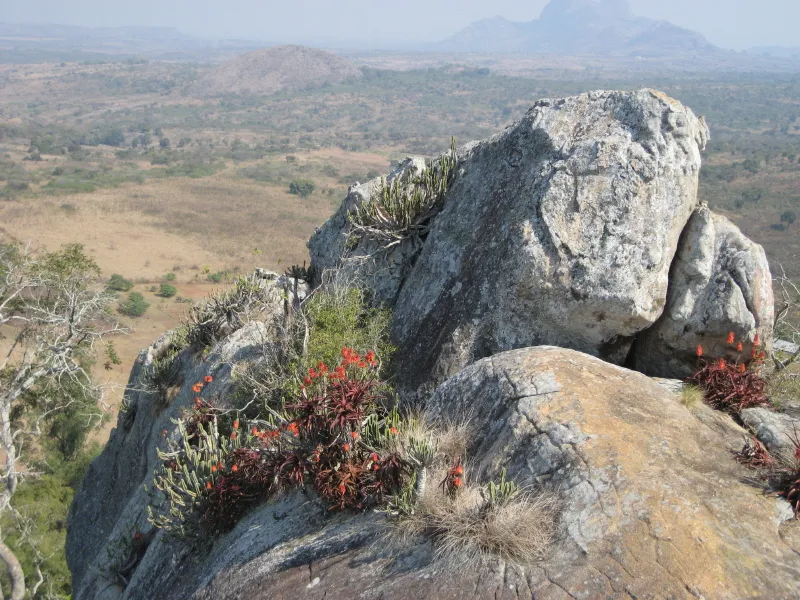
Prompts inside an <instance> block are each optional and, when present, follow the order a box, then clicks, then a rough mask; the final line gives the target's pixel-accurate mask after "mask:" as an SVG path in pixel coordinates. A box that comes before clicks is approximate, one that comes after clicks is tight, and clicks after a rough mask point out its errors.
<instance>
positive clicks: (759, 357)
mask: <svg viewBox="0 0 800 600" xmlns="http://www.w3.org/2000/svg"><path fill="white" fill-rule="evenodd" d="M765 358H767V353H766V352H764V351H763V350H762V351H761V352H759V353H758V360H764V359H765Z"/></svg>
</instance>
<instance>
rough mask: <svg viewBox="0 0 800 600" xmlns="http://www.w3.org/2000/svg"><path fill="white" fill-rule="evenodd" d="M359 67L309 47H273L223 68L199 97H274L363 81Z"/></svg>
mask: <svg viewBox="0 0 800 600" xmlns="http://www.w3.org/2000/svg"><path fill="white" fill-rule="evenodd" d="M361 75H362V72H361V69H359V68H358V67H357V66H356V65H355V64H353V63H351V62H350V61H349V60H347V59H344V58H342V57H340V56H336V55H335V54H331V53H330V52H324V51H322V50H317V49H315V48H307V47H305V46H273V47H271V48H262V49H260V50H256V51H254V52H248V53H246V54H242V55H240V56H237V57H235V58H233V59H231V60H229V61H226V62H224V63H222V64H220V65H219V66H218V67H217V68H216V69H214V71H213V72H211V73H210V74H209V75H208V76H207V77H205V78H203V79H202V80H201V81H200V82H198V84H197V86H196V90H195V93H196V94H197V95H202V96H207V95H217V94H232V93H243V92H244V93H250V94H272V93H274V92H277V91H279V90H284V89H288V90H297V89H303V88H307V87H316V86H320V85H323V84H325V83H338V82H341V81H344V80H346V79H352V78H356V77H361Z"/></svg>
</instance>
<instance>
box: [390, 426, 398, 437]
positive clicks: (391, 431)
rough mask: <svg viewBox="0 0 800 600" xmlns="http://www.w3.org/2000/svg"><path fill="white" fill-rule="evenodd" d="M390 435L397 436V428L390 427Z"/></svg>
mask: <svg viewBox="0 0 800 600" xmlns="http://www.w3.org/2000/svg"><path fill="white" fill-rule="evenodd" d="M389 433H391V434H392V435H397V427H389Z"/></svg>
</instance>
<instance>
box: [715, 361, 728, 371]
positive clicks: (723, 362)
mask: <svg viewBox="0 0 800 600" xmlns="http://www.w3.org/2000/svg"><path fill="white" fill-rule="evenodd" d="M717 364H718V365H719V368H720V369H724V368H725V367H727V366H728V363H726V362H725V359H724V358H720V359H719V363H717Z"/></svg>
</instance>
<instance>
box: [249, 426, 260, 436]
mask: <svg viewBox="0 0 800 600" xmlns="http://www.w3.org/2000/svg"><path fill="white" fill-rule="evenodd" d="M250 433H251V434H253V435H254V436H256V437H258V434H259V432H258V427H256V426H255V425H253V429H251V430H250Z"/></svg>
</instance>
